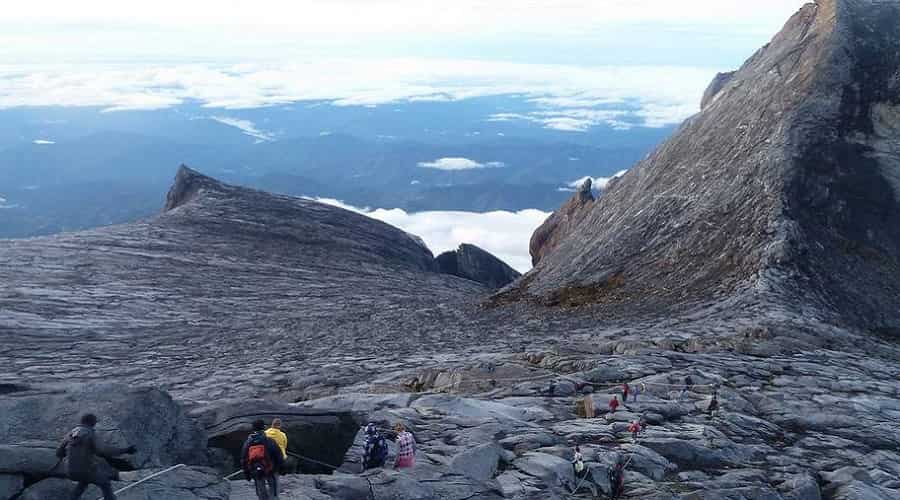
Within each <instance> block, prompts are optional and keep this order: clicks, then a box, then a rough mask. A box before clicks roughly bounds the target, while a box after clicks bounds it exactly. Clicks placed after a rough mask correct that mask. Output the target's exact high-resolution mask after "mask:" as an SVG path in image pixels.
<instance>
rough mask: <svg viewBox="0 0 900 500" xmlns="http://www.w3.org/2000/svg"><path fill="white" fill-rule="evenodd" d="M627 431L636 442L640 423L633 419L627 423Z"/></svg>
mask: <svg viewBox="0 0 900 500" xmlns="http://www.w3.org/2000/svg"><path fill="white" fill-rule="evenodd" d="M628 432H630V433H631V438H632V439H634V440H635V442H637V438H638V434H639V433H640V432H641V423H640V422H638V421H637V420H635V421H634V422H631V424H629V425H628Z"/></svg>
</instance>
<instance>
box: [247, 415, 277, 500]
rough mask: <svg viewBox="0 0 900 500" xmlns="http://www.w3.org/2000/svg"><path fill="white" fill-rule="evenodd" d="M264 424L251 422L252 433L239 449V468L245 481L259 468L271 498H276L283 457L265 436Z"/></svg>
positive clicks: (250, 479) (251, 478)
mask: <svg viewBox="0 0 900 500" xmlns="http://www.w3.org/2000/svg"><path fill="white" fill-rule="evenodd" d="M265 430H266V423H265V422H263V421H262V420H257V421H255V422H253V432H252V433H251V434H250V435H249V436H248V437H247V440H246V441H244V447H243V448H242V449H241V468H242V469H244V477H245V478H246V479H247V481H252V480H253V479H256V478H254V477H253V475H254V468H255V467H257V466H258V467H261V468H262V472H263V477H262V478H259V479H263V480H265V482H266V484H268V487H269V491H271V493H272V496H273V497H275V498H278V471H279V470H281V468H282V467H284V455H283V454H282V452H281V448H279V447H278V443H276V442H275V441H274V440H273V439H272V438H270V437H268V436H266V432H265Z"/></svg>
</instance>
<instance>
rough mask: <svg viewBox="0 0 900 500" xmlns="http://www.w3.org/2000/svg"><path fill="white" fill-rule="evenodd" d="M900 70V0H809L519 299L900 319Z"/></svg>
mask: <svg viewBox="0 0 900 500" xmlns="http://www.w3.org/2000/svg"><path fill="white" fill-rule="evenodd" d="M898 75H900V3H898V2H895V1H887V2H885V1H875V0H820V1H819V2H817V3H815V4H808V5H806V6H804V7H803V8H802V9H801V10H800V12H798V13H797V14H796V15H795V16H793V17H792V18H791V19H790V21H788V23H787V25H786V26H785V27H784V29H783V30H782V31H781V33H779V34H778V35H777V36H776V37H775V38H774V39H773V40H772V42H771V43H769V44H768V45H767V46H766V47H764V48H763V49H761V50H760V51H759V52H757V53H756V54H755V55H754V56H753V57H752V58H750V59H749V60H748V61H747V62H746V63H745V64H744V65H743V67H741V68H740V69H739V70H738V71H737V72H735V73H734V74H733V75H731V76H730V77H719V78H717V82H715V83H714V85H713V86H712V87H713V88H711V89H710V90H711V92H710V94H711V95H713V96H715V98H714V99H708V101H709V102H707V103H706V107H705V108H704V109H703V111H701V112H700V113H699V114H698V115H696V116H694V117H692V118H690V119H688V120H687V121H686V122H685V123H684V124H683V125H682V126H681V127H680V128H679V129H678V131H677V132H676V133H675V135H674V136H673V137H672V138H671V139H669V140H668V141H666V142H665V143H664V144H663V145H661V146H660V147H659V148H658V149H657V150H656V151H655V152H654V153H653V154H651V155H649V156H648V158H646V159H645V160H643V161H642V162H640V163H639V164H638V165H637V166H636V167H635V168H632V169H631V170H629V172H628V173H627V174H626V175H625V176H624V177H623V178H621V179H619V181H618V182H616V183H615V184H614V185H613V186H611V187H610V189H608V190H607V191H606V192H604V195H603V197H601V198H600V199H599V200H598V201H597V202H595V203H593V204H591V205H589V208H588V209H587V210H586V213H585V214H583V215H582V216H581V217H580V218H579V219H578V222H577V223H576V224H574V225H573V226H572V227H571V228H569V229H568V230H567V231H565V233H566V237H564V238H561V239H560V240H559V242H558V244H556V245H555V246H554V248H553V250H552V251H550V252H544V253H543V254H542V255H539V256H540V257H541V258H540V259H539V262H538V266H537V267H536V268H535V269H534V270H533V271H532V272H531V273H529V275H528V276H527V277H526V278H525V279H524V280H522V281H520V282H519V285H518V286H517V287H516V288H515V289H513V290H511V291H510V295H508V296H507V297H525V298H527V297H531V298H538V299H539V300H541V301H543V302H546V303H550V304H564V305H584V304H595V305H599V306H602V307H604V308H605V309H607V310H609V311H613V310H617V309H618V310H625V309H626V308H627V309H628V310H630V311H632V312H634V311H635V310H646V311H648V312H652V311H657V312H662V311H672V310H675V309H680V308H683V307H685V306H690V305H698V304H702V303H708V302H709V301H710V300H714V301H724V300H726V299H727V300H729V301H732V302H730V305H729V306H728V307H729V308H732V309H740V308H742V307H752V306H753V305H754V304H757V305H758V304H761V303H766V304H769V305H773V304H774V305H776V306H783V307H784V308H787V310H792V311H801V310H804V309H807V312H805V313H804V314H807V315H808V316H809V315H812V316H815V317H820V318H822V317H832V319H834V318H841V319H843V320H846V321H849V322H851V323H853V324H856V325H859V326H867V327H870V328H873V329H880V330H883V331H895V332H896V331H898V330H897V329H898V328H900V280H898V277H900V261H898V259H900V203H898V200H900V183H898V182H897V179H898V171H900V156H898V154H897V151H898V148H897V146H898V144H900V142H898V141H900V139H898V135H897V132H898V130H900V125H898V121H897V119H898V116H900V111H898V109H900V76H898ZM717 87H721V88H720V89H717ZM545 234H546V230H544V229H540V230H538V232H537V233H535V239H536V240H538V241H542V240H545V239H547V238H546V236H545ZM738 304H741V305H738ZM617 306H618V307H617ZM766 307H768V306H766ZM766 307H763V308H761V309H760V310H761V311H764V310H765V309H766ZM772 309H773V308H772V307H768V310H769V311H771V310H772ZM774 309H777V307H776V308H774ZM812 311H816V312H812Z"/></svg>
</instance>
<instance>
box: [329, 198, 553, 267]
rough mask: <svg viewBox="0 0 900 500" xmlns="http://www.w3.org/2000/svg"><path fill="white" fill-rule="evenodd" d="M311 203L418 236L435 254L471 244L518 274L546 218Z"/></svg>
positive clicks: (536, 212) (532, 212) (526, 214)
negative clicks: (354, 213)
mask: <svg viewBox="0 0 900 500" xmlns="http://www.w3.org/2000/svg"><path fill="white" fill-rule="evenodd" d="M315 200H316V201H319V202H321V203H327V204H329V205H333V206H337V207H341V208H344V209H347V210H351V211H354V212H356V213H360V214H363V215H366V216H369V217H372V218H373V219H377V220H380V221H382V222H386V223H388V224H390V225H392V226H395V227H398V228H400V229H402V230H404V231H406V232H407V233H410V234H412V235H415V236H418V237H420V238H422V240H423V241H424V242H425V244H426V245H427V246H428V248H429V249H430V250H431V251H432V253H434V254H435V255H438V254H440V253H441V252H445V251H447V250H455V249H456V248H458V247H459V245H460V244H461V243H471V244H473V245H477V246H479V247H481V248H483V249H485V250H487V251H488V252H491V253H492V254H494V255H496V256H497V257H498V258H500V259H501V260H503V261H504V262H506V263H507V264H509V265H510V266H512V267H513V268H515V269H516V270H518V271H519V272H522V273H525V272H528V271H529V270H530V269H531V255H530V254H529V253H528V243H529V241H530V240H531V234H532V233H534V230H535V229H537V227H538V226H540V225H541V224H542V223H543V222H544V221H545V220H546V219H547V217H549V216H550V214H549V213H548V212H542V211H540V210H532V209H529V210H520V211H518V212H508V211H496V212H483V213H479V212H459V211H431V212H412V213H410V212H407V211H405V210H401V209H399V208H394V209H383V208H379V209H374V210H373V209H369V208H359V207H354V206H352V205H347V204H346V203H343V202H341V201H339V200H334V199H327V198H316V199H315Z"/></svg>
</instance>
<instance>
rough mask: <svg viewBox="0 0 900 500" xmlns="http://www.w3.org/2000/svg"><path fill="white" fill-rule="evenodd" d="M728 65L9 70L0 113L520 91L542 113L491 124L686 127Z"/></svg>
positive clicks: (345, 102)
mask: <svg viewBox="0 0 900 500" xmlns="http://www.w3.org/2000/svg"><path fill="white" fill-rule="evenodd" d="M721 69H722V68H698V67H684V66H589V67H588V66H574V65H558V64H524V63H511V62H501V61H481V60H465V59H449V60H439V59H413V58H407V59H387V60H376V59H366V60H358V59H341V60H316V61H305V62H294V63H284V64H282V63H266V64H235V65H214V64H182V65H164V66H159V65H104V66H97V67H92V66H90V65H79V66H30V67H28V68H26V69H22V68H14V67H0V108H10V107H16V106H97V107H100V108H102V109H103V110H105V111H108V112H112V111H123V110H153V109H164V108H170V107H172V106H177V105H179V104H183V103H187V102H199V103H200V104H201V105H203V106H205V107H207V108H215V109H225V110H233V109H248V108H259V107H266V106H274V105H289V104H291V103H294V102H300V101H326V102H330V103H331V104H332V105H336V106H378V105H383V104H388V103H396V102H415V101H459V100H463V99H469V98H474V97H488V96H501V95H521V96H525V97H527V98H529V99H530V100H531V101H532V103H533V104H534V105H535V106H536V107H537V108H538V110H537V111H535V112H534V113H527V114H506V115H494V116H492V117H487V116H486V117H485V118H486V119H492V120H498V121H499V120H530V121H534V122H537V123H541V124H543V125H544V126H546V127H547V128H551V129H556V130H564V131H571V132H580V131H584V130H586V129H588V128H590V127H591V126H595V125H597V124H603V123H606V124H612V125H614V126H620V127H631V126H635V125H643V126H651V127H657V126H664V125H670V124H675V123H678V122H680V121H682V120H683V119H684V118H686V117H688V116H690V115H691V114H693V113H695V112H696V111H697V110H699V101H700V96H701V95H702V92H703V89H704V88H705V87H706V85H707V83H708V82H709V81H710V79H711V78H712V77H713V76H714V75H715V73H716V71H718V70H721ZM661 81H664V82H665V85H660V84H659V82H661ZM218 117H219V118H222V117H223V116H222V115H219V116H218ZM624 117H630V118H631V120H623V118H624ZM225 119H226V120H229V122H223V123H229V124H231V125H232V126H239V125H240V127H239V128H241V127H244V125H248V124H242V123H238V122H235V121H234V119H233V118H227V117H225ZM249 125H250V127H244V129H246V130H245V132H247V133H248V135H253V134H256V135H253V136H254V137H257V136H259V137H257V138H258V139H260V140H266V139H263V137H268V135H269V134H268V133H267V132H265V131H261V130H259V129H258V128H256V127H255V126H253V124H249Z"/></svg>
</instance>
